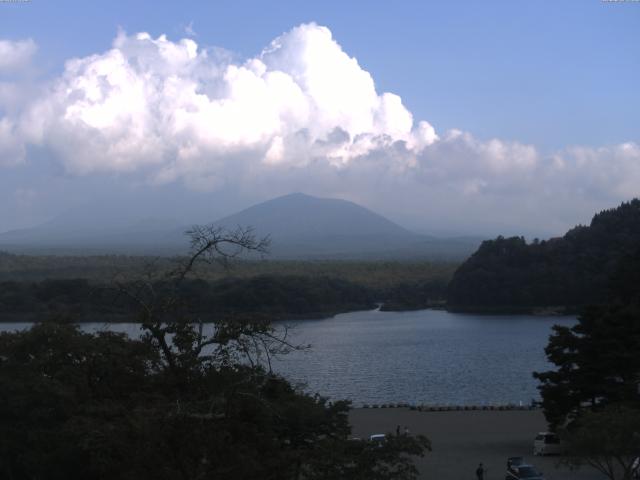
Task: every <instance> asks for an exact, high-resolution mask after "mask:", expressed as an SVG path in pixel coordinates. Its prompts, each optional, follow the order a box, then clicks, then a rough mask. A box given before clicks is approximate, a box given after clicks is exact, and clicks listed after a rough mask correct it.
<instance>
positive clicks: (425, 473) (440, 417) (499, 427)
mask: <svg viewBox="0 0 640 480" xmlns="http://www.w3.org/2000/svg"><path fill="white" fill-rule="evenodd" d="M350 421H351V425H352V427H353V435H354V436H358V437H360V438H367V437H368V436H369V435H372V434H375V433H392V432H393V433H394V432H395V430H396V426H397V425H400V428H401V430H404V427H405V426H406V427H407V428H408V429H409V432H410V434H423V435H426V436H427V437H428V438H429V439H430V440H431V443H432V446H433V451H432V452H431V453H428V454H427V455H426V456H425V457H424V458H420V459H417V460H416V464H417V466H418V469H419V470H420V475H421V476H420V478H424V479H430V480H475V478H476V477H475V470H476V467H477V466H478V463H480V462H482V463H483V464H484V466H485V468H486V469H487V473H486V475H485V480H504V478H505V472H506V461H507V458H508V457H512V456H524V457H525V459H526V460H527V462H528V463H531V464H533V465H535V466H536V467H537V468H538V470H541V471H542V472H543V473H544V477H545V479H546V480H602V479H603V477H602V475H601V474H599V473H598V472H596V471H595V470H592V469H590V468H588V467H584V468H582V469H581V470H578V471H570V470H569V469H568V468H567V467H566V466H562V465H560V461H561V460H562V458H561V457H534V456H533V438H534V437H535V434H536V433H537V432H540V431H545V430H547V427H546V422H545V420H544V416H543V415H542V412H541V411H539V410H507V411H496V410H478V411H476V410H472V411H442V412H420V411H416V410H410V409H408V408H385V409H379V408H378V409H366V408H361V409H353V410H352V411H351V413H350Z"/></svg>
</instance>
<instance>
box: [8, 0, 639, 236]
mask: <svg viewBox="0 0 640 480" xmlns="http://www.w3.org/2000/svg"><path fill="white" fill-rule="evenodd" d="M636 7H637V5H634V4H632V2H626V3H625V2H592V3H585V2H577V1H569V2H563V3H562V4H557V3H552V2H537V3H535V4H534V3H531V4H527V5H519V6H517V7H516V6H515V5H513V4H511V3H510V2H500V1H496V2H485V3H483V4H482V5H481V6H480V5H478V4H475V3H473V2H456V5H455V6H447V5H443V4H442V2H426V3H424V4H423V3H422V2H420V3H419V4H413V5H411V8H409V6H407V8H404V9H398V8H394V6H392V5H386V4H385V5H379V6H375V7H372V6H369V4H361V3H357V2H354V3H350V4H348V5H341V7H340V8H329V7H328V6H326V7H325V8H320V7H319V6H315V5H299V4H295V3H286V2H285V3H284V4H283V6H282V8H279V9H277V11H276V10H273V9H270V8H269V7H268V6H265V5H261V4H259V3H253V2H239V4H238V5H235V4H234V6H231V5H218V4H196V5H193V6H192V8H190V9H186V10H185V9H183V8H180V6H179V5H177V4H173V5H162V6H158V5H155V4H153V3H150V2H137V3H136V4H135V5H129V4H127V3H125V2H118V1H116V2H109V3H108V4H102V5H100V6H99V8H98V7H97V6H93V5H90V4H84V3H81V2H71V1H69V2H56V3H55V5H51V4H44V3H43V2H25V3H22V2H10V3H6V4H2V5H0V10H1V13H2V15H3V16H4V17H5V26H4V27H3V33H2V34H1V35H0V205H1V206H0V232H5V231H9V230H13V229H18V228H25V227H32V226H36V225H39V224H42V223H45V222H48V221H52V220H53V219H58V220H56V221H60V219H62V220H63V221H68V222H70V223H74V222H75V223H78V224H81V223H83V222H86V224H91V223H92V222H93V223H95V224H98V225H99V224H101V223H104V224H107V223H109V222H113V221H123V222H124V221H130V222H135V221H140V220H143V219H147V218H161V219H165V218H166V219H174V220H175V221H176V222H178V223H180V224H189V223H203V222H207V221H214V220H217V219H219V218H221V217H223V216H226V215H230V214H233V213H235V212H237V211H239V210H242V209H244V208H247V207H249V206H251V205H254V204H257V203H260V202H263V201H266V200H269V199H271V198H274V197H277V196H281V195H285V194H289V193H292V192H303V193H306V194H309V195H314V196H318V197H325V198H340V199H345V200H350V201H353V202H355V203H358V204H360V205H362V206H364V207H366V208H369V209H371V210H372V211H374V212H376V213H379V214H381V215H384V216H385V217H387V218H389V219H390V220H392V221H394V222H396V223H398V224H400V225H402V226H403V227H405V228H407V229H410V230H412V231H415V232H419V233H429V234H435V235H446V236H454V235H480V236H487V237H493V236H496V235H499V234H502V235H520V234H522V235H525V236H528V237H534V236H538V237H542V238H545V237H550V236H557V235H561V234H563V233H564V232H565V231H566V230H568V229H569V228H571V227H573V226H574V225H576V224H585V223H588V222H589V221H590V219H591V217H592V216H593V214H594V213H595V212H597V211H599V210H602V209H605V208H612V207H615V206H617V205H618V204H620V203H621V202H622V201H627V200H630V199H631V198H633V197H636V196H640V138H639V137H638V134H639V133H638V130H637V124H638V122H637V115H638V114H637V112H638V111H640V95H638V93H637V79H638V78H640V75H639V74H640V66H639V65H638V62H637V55H638V49H640V41H638V40H640V38H639V37H640V28H637V27H638V26H640V8H636ZM43 19H46V20H47V21H46V22H44V23H43ZM621 45H624V47H621ZM65 219H66V220H65Z"/></svg>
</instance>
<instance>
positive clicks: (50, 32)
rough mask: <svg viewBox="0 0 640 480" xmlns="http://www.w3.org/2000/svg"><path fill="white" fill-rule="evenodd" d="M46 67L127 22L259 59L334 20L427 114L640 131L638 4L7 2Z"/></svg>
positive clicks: (7, 11)
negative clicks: (290, 34)
mask: <svg viewBox="0 0 640 480" xmlns="http://www.w3.org/2000/svg"><path fill="white" fill-rule="evenodd" d="M0 8H1V10H0V15H1V20H0V21H1V22H2V24H1V31H2V32H3V34H4V36H5V37H8V38H12V39H20V38H24V37H31V38H33V39H34V40H36V42H37V43H38V44H39V45H40V51H39V57H38V60H39V61H40V62H42V66H43V68H44V70H45V71H57V70H60V68H61V67H62V64H63V62H64V60H65V59H67V58H70V57H74V56H85V55H89V54H92V53H95V52H100V51H104V50H106V49H107V48H109V46H110V43H111V41H112V39H113V37H114V36H115V34H116V32H117V30H118V28H123V29H124V30H126V31H127V32H129V33H134V32H139V31H147V32H149V33H151V34H152V35H155V36H157V35H160V34H162V33H165V34H167V35H168V36H169V37H170V38H173V39H178V38H181V37H182V36H184V29H185V27H186V26H187V25H192V27H193V29H194V30H195V32H196V33H197V36H196V40H197V41H198V43H199V44H202V45H210V46H220V47H224V48H226V49H228V50H231V51H233V52H235V53H237V54H238V55H240V56H243V57H248V56H252V55H255V54H257V53H258V52H259V51H260V50H261V49H262V48H263V47H264V46H265V45H266V44H268V42H269V41H270V40H271V39H273V38H274V37H275V36H277V35H279V34H280V33H283V32H285V31H287V30H289V29H290V28H291V27H293V26H295V25H298V24H301V23H305V22H310V21H314V22H316V23H318V24H321V25H327V26H328V27H329V28H330V29H331V30H332V32H333V34H334V37H335V38H336V39H338V41H339V42H340V44H341V45H342V46H343V48H344V49H345V51H347V52H349V53H350V54H351V55H353V56H355V57H356V58H357V59H358V61H359V62H360V63H361V64H362V65H363V67H364V68H365V69H367V70H368V71H369V72H371V74H372V75H373V77H374V79H375V80H376V83H377V85H378V88H379V90H382V91H392V92H395V93H398V94H399V95H400V96H402V98H403V100H404V103H405V104H406V105H407V107H408V108H409V109H410V110H411V111H413V112H414V114H415V115H416V116H417V117H419V118H428V119H430V121H431V122H432V123H433V124H435V125H438V126H439V127H440V128H444V129H449V128H460V129H463V130H469V131H472V132H474V133H475V134H476V135H478V136H481V137H485V138H488V137H494V136H497V137H501V138H509V139H515V140H519V141H522V142H532V143H535V144H537V145H540V146H543V147H545V148H559V147H562V146H565V145H568V144H587V145H601V144H608V143H616V142H621V141H625V140H628V139H630V138H636V139H637V137H638V131H639V128H638V123H639V122H638V120H639V119H638V112H639V111H640V94H639V92H638V81H639V80H640V47H639V45H640V34H639V33H638V32H640V5H638V4H637V3H635V4H634V3H632V2H629V3H611V2H602V1H597V0H565V1H561V2H558V1H550V0H541V1H535V2H534V1H531V2H513V1H509V0H505V1H455V2H443V1H405V2H393V3H391V2H375V1H372V2H344V1H323V2H313V3H312V2H299V1H277V2H247V1H226V2H225V1H211V2H204V1H203V2H157V1H135V2H131V1H110V2H77V1H56V2H44V1H42V0H33V1H31V2H29V3H25V4H7V5H2V6H0Z"/></svg>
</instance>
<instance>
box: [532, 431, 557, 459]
mask: <svg viewBox="0 0 640 480" xmlns="http://www.w3.org/2000/svg"><path fill="white" fill-rule="evenodd" d="M563 453H564V448H563V447H562V444H561V443H560V438H559V437H558V435H556V434H555V433H551V432H540V433H538V435H536V438H535V440H534V441H533V454H534V455H562V454H563Z"/></svg>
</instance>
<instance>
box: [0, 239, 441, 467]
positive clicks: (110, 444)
mask: <svg viewBox="0 0 640 480" xmlns="http://www.w3.org/2000/svg"><path fill="white" fill-rule="evenodd" d="M192 238H193V240H194V241H193V250H192V255H191V256H190V257H189V258H188V259H187V261H186V262H185V263H183V264H182V265H181V266H180V267H179V268H176V269H175V270H174V271H172V272H169V273H166V272H164V273H162V274H161V275H162V279H161V280H162V281H163V282H164V288H162V289H160V290H158V289H157V288H156V286H157V280H158V278H155V277H154V276H153V275H152V274H150V275H147V276H143V277H140V278H138V279H128V280H127V281H126V282H124V281H123V282H119V283H116V284H115V285H114V287H113V289H114V291H116V292H118V293H119V294H120V295H122V296H124V297H127V298H129V299H130V301H131V302H132V305H135V306H136V309H137V312H138V318H139V321H140V322H141V328H142V330H143V335H142V337H141V338H140V339H132V338H127V337H125V336H123V335H121V334H115V333H110V332H98V333H96V334H90V333H86V332H82V331H81V330H79V328H78V327H77V326H75V325H73V324H70V323H65V322H61V321H52V322H43V323H39V324H37V325H35V326H34V327H33V328H31V329H30V330H27V331H22V332H16V333H3V334H1V335H0V476H2V477H3V478H7V479H11V480H36V479H45V480H49V479H52V480H57V479H65V480H68V479H71V480H72V479H85V478H96V479H105V480H110V479H147V478H148V479H154V480H155V479H160V480H162V479H167V480H169V479H171V480H173V479H183V480H196V479H213V478H225V479H230V480H232V479H338V478H343V479H378V480H383V479H413V478H415V477H416V475H417V471H416V469H415V466H414V465H413V461H412V456H414V455H423V454H424V453H425V451H426V450H428V449H429V448H430V444H429V441H428V440H427V439H426V438H425V437H422V436H402V437H389V438H388V439H387V441H386V442H384V444H383V445H382V446H381V447H380V446H378V445H377V444H372V443H370V442H367V441H363V440H354V439H351V438H350V427H349V423H348V417H347V413H348V409H349V404H348V402H345V401H335V402H329V401H328V400H327V399H325V398H323V397H321V396H318V395H310V394H307V393H304V392H302V391H299V390H297V389H295V388H294V387H292V386H291V385H290V384H289V383H288V382H287V381H286V380H285V379H283V378H281V377H279V376H278V375H276V374H275V373H274V372H272V371H271V369H270V362H269V359H270V357H271V356H272V355H274V354H280V353H284V352H286V351H287V350H288V349H292V348H294V349H295V348H298V347H297V346H296V345H290V344H289V343H287V339H286V335H280V334H278V332H277V331H276V330H274V328H273V327H272V326H271V325H270V324H269V322H268V321H266V320H265V319H264V318H261V317H255V316H254V315H247V316H244V317H239V316H235V317H234V318H232V319H229V318H220V319H218V320H217V321H216V322H215V323H214V324H213V325H212V326H211V330H206V329H205V328H204V326H203V324H202V323H201V322H199V321H198V318H197V316H194V315H193V312H192V310H190V309H189V307H188V301H185V299H184V297H183V290H182V289H181V288H180V286H181V285H182V283H183V282H185V281H187V280H188V279H189V277H190V275H192V273H193V270H194V269H195V268H196V267H197V265H198V264H199V263H200V262H202V261H217V260H220V258H221V257H224V259H227V258H228V257H229V256H230V255H235V254H236V253H237V252H239V251H241V250H243V249H257V250H260V249H262V248H264V244H263V243H261V242H260V241H259V240H256V239H255V238H253V236H252V235H251V234H250V232H249V231H246V230H245V231H237V232H231V233H228V232H224V231H220V230H204V229H203V230H198V231H196V232H193V236H192ZM285 333H286V332H285Z"/></svg>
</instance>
